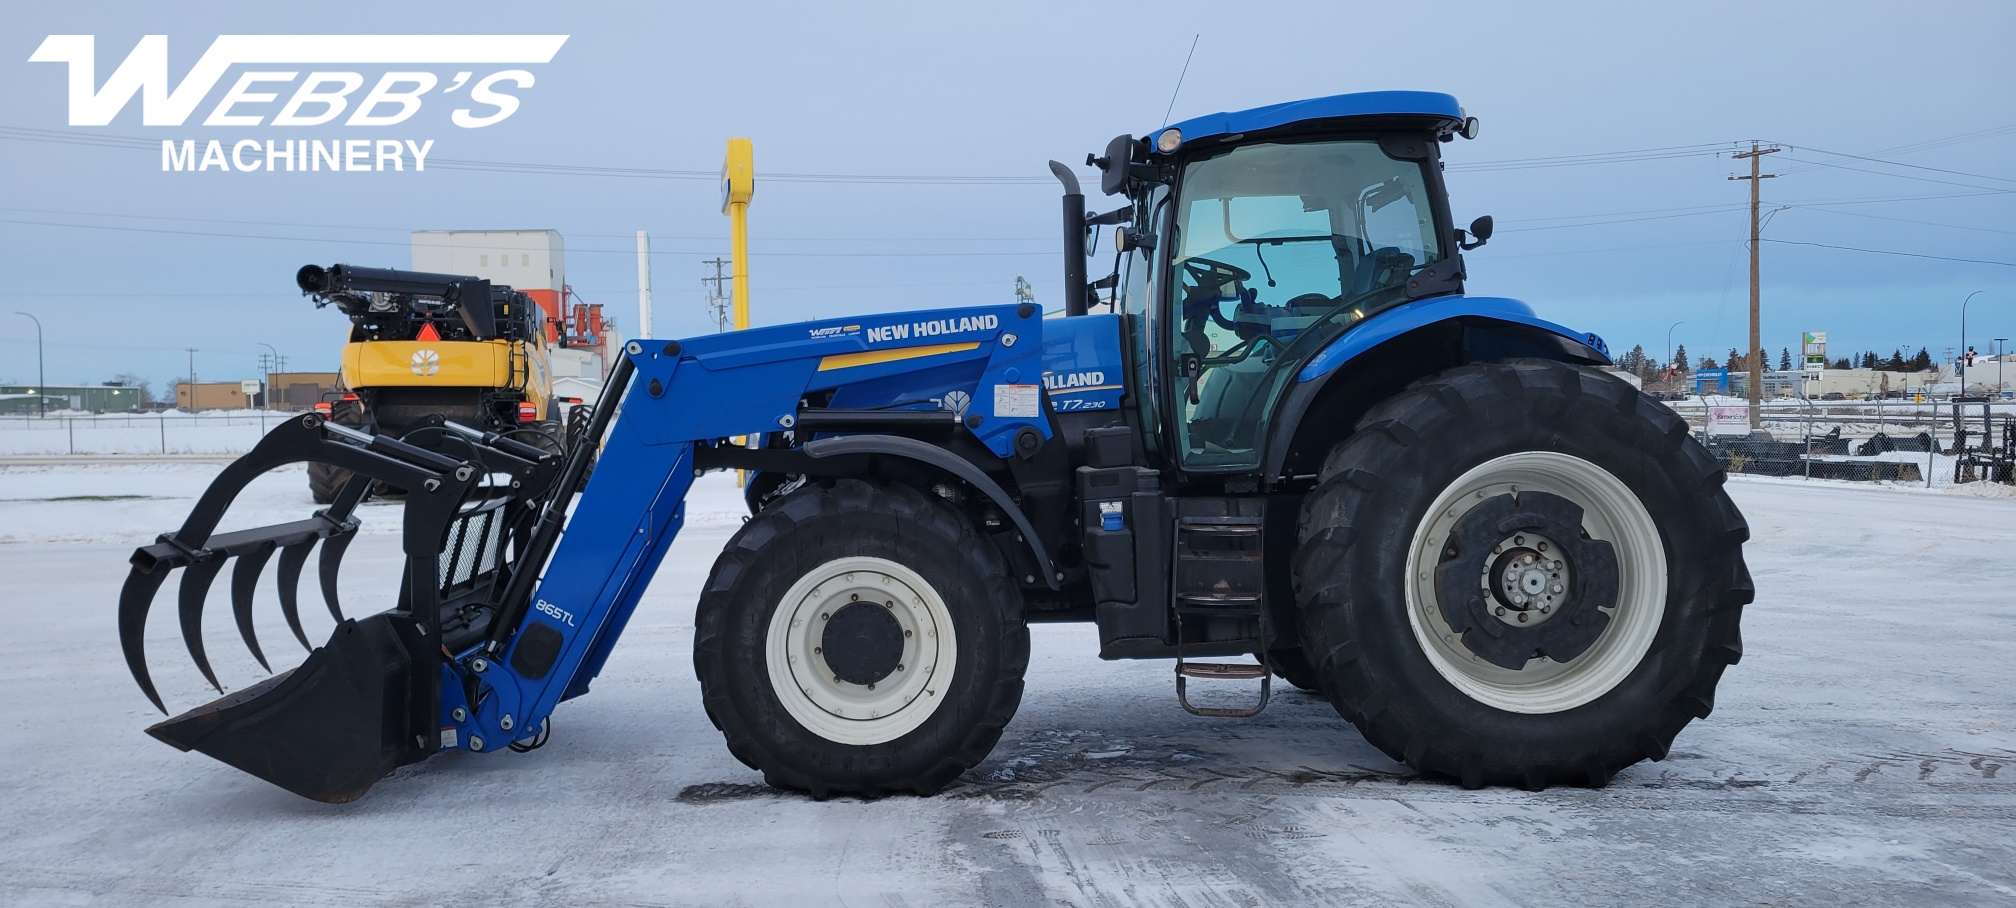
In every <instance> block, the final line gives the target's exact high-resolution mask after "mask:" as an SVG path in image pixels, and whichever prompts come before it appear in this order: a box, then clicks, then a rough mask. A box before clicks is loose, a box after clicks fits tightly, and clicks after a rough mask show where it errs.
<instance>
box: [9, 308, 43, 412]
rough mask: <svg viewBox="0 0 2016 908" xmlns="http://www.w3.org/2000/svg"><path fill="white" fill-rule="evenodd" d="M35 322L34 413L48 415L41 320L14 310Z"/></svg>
mask: <svg viewBox="0 0 2016 908" xmlns="http://www.w3.org/2000/svg"><path fill="white" fill-rule="evenodd" d="M14 314H15V315H19V316H23V317H25V318H27V319H28V320H29V321H31V322H34V323H35V415H37V416H48V415H49V378H48V375H47V374H46V373H45V372H43V369H42V320H41V319H39V318H36V317H35V316H34V315H33V314H30V313H27V312H16V313H14Z"/></svg>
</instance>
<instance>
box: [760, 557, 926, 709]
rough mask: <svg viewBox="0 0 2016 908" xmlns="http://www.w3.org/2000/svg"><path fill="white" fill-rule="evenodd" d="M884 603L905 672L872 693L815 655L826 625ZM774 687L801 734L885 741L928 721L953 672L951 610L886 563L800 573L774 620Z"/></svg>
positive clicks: (770, 639)
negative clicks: (836, 616) (842, 614)
mask: <svg viewBox="0 0 2016 908" xmlns="http://www.w3.org/2000/svg"><path fill="white" fill-rule="evenodd" d="M857 602H868V603H883V604H885V608H887V609H888V611H889V614H890V615H891V616H892V617H894V618H895V619H896V623H897V625H898V626H900V627H901V628H902V629H903V630H904V631H905V632H906V635H905V636H904V638H903V653H902V655H901V656H900V657H899V658H898V665H900V666H901V668H900V669H899V670H898V671H896V672H894V673H892V674H890V675H888V676H887V677H885V678H883V679H882V680H881V681H880V682H877V683H876V684H874V685H872V686H870V685H862V684H851V683H848V682H845V681H841V680H839V679H838V678H837V677H835V675H834V673H833V670H832V669H831V668H830V667H829V666H828V665H827V664H826V659H825V656H824V655H823V654H822V653H821V652H820V651H819V650H820V646H821V642H822V640H823V637H824V633H825V628H824V620H825V619H823V618H822V617H821V616H822V615H823V616H830V615H831V614H832V613H833V612H835V611H838V610H839V609H841V608H845V607H847V606H848V605H852V604H855V603H857ZM765 655H766V656H767V661H768V663H769V670H770V689H771V691H773V692H774V693H775V694H776V696H777V700H778V702H780V703H782V704H783V706H784V711H785V712H787V713H790V715H791V718H793V719H796V720H797V721H798V724H799V725H801V726H803V727H804V728H805V729H806V730H808V731H810V732H812V733H813V734H816V735H818V736H819V737H821V738H825V739H826V740H828V741H832V742H835V743H838V744H861V745H865V744H881V743H884V742H887V741H893V740H895V739H897V738H900V737H902V736H904V735H906V734H909V733H910V732H911V731H913V730H915V729H916V728H917V726H919V725H922V724H924V720H926V719H929V718H930V717H931V714H932V713H933V712H935V711H937V709H938V704H939V702H940V701H942V700H943V699H944V698H945V697H944V694H945V691H944V689H943V688H944V685H945V684H946V683H949V682H950V681H951V680H952V675H953V672H954V671H955V670H956V669H957V668H958V639H957V637H956V635H955V633H954V631H953V628H952V613H951V612H950V611H949V610H947V609H946V607H945V599H944V597H942V596H940V595H938V591H937V590H936V589H933V588H932V586H931V584H929V583H927V582H925V580H924V578H923V577H921V576H918V574H917V572H916V571H913V570H911V569H909V568H907V567H904V566H903V565H900V564H897V563H896V562H894V561H890V560H887V559H884V558H869V557H851V558H838V559H835V560H833V561H828V562H826V563H825V564H822V565H820V566H818V567H817V568H814V569H812V570H811V571H808V572H806V574H805V576H803V577H800V578H798V582H797V583H794V584H792V585H791V589H790V590H788V591H786V592H785V593H784V597H783V599H782V600H780V601H779V602H778V604H777V610H776V611H774V612H772V613H771V615H770V629H769V633H768V635H767V640H766V645H765Z"/></svg>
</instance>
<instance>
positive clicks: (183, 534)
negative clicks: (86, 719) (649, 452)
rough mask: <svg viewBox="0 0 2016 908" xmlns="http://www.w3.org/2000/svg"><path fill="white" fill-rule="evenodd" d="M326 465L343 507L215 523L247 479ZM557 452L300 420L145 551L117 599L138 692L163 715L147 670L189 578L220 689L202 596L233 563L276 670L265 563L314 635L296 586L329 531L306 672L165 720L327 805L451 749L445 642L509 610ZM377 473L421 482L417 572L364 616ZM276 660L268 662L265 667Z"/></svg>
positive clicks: (246, 622) (471, 633) (191, 603)
mask: <svg viewBox="0 0 2016 908" xmlns="http://www.w3.org/2000/svg"><path fill="white" fill-rule="evenodd" d="M298 462H319V463H327V464H332V465H335V466H339V467H343V468H344V469H347V470H350V471H351V472H352V474H353V475H352V477H351V479H350V480H349V482H348V483H346V484H345V485H344V487H343V489H342V491H341V492H339V493H338V494H337V496H336V499H335V501H334V502H332V503H331V504H330V506H329V507H328V508H325V509H323V510H320V511H317V512H315V514H314V516H312V517H309V518H307V519H305V520H298V521H293V522H290V523H284V524H279V525H276V526H270V527H261V528H258V529H251V530H239V531H234V532H229V533H213V532H212V531H213V530H214V529H215V528H216V526H217V523H218V521H219V519H220V518H221V517H222V516H223V514H224V512H225V511H226V509H228V508H229V507H230V504H231V502H232V500H233V499H234V498H236V496H237V495H238V493H239V491H240V490H241V489H243V488H244V487H245V486H246V484H248V483H250V482H251V481H252V480H253V479H255V478H257V477H258V476H260V475H261V474H264V473H265V472H267V471H269V470H271V469H273V468H274V467H278V466H282V465H285V464H289V463H298ZM559 466H560V464H559V458H558V457H557V456H555V455H553V454H550V453H548V452H547V451H546V450H543V449H541V448H537V447H534V446H532V445H527V444H524V443H521V442H517V441H513V440H511V439H507V438H502V437H500V436H496V435H493V434H490V433H486V432H481V431H478V430H474V429H469V428H466V427H463V426H457V425H454V424H452V423H443V422H438V421H437V422H436V423H435V424H434V425H431V426H427V427H423V428H420V429H417V430H413V431H409V432H407V433H406V435H405V436H404V438H403V439H397V440H395V439H392V438H388V437H385V436H380V435H372V434H369V433H365V432H360V431H357V430H355V429H351V428H347V427H344V426H340V425H335V424H332V423H329V422H327V421H326V420H324V419H322V418H321V417H318V416H315V415H312V414H310V415H305V416H301V417H297V418H294V419H291V420H289V421H288V422H286V423H284V424H282V425H281V426H279V427H278V428H275V429H274V430H273V431H271V432H269V433H267V435H266V437H265V438H264V439H261V440H260V442H259V444H258V445H257V446H256V447H254V448H253V450H252V451H251V452H250V453H248V454H246V455H245V456H244V457H242V458H239V459H238V460H237V461H235V462H233V463H232V464H231V465H230V466H227V467H225V468H224V471H223V472H222V473H221V474H220V475H219V476H218V477H217V479H216V480H215V481H214V482H212V484H211V486H210V488H209V489H208V490H206V491H205V492H204V493H203V497H202V498H201V499H200V500H199V501H198V502H197V504H196V508H195V510H194V511H192V512H191V513H190V515H189V518H188V519H187V520H186V521H184V523H183V524H182V527H181V529H179V530H176V531H175V532H173V533H169V534H166V535H163V536H162V537H160V539H159V541H157V542H155V543H154V544H152V545H147V546H142V547H140V548H139V549H137V550H135V551H134V553H133V557H132V559H131V563H132V566H133V568H132V571H131V572H130V573H129V574H128V575H127V578H126V585H125V588H124V589H123V590H122V591H121V593H120V598H119V640H120V646H121V648H122V650H123V651H124V653H125V657H126V664H127V667H128V668H129V669H131V670H132V672H133V678H134V680H135V681H136V682H138V683H139V685H140V689H141V691H143V692H144V693H146V695H147V697H148V699H150V700H152V701H153V702H154V705H155V706H156V707H157V708H160V709H161V710H162V712H164V713H165V712H167V709H166V707H165V706H164V705H163V703H162V700H161V696H160V694H159V692H158V691H156V689H155V687H154V683H153V679H152V677H151V676H150V674H149V673H148V669H147V659H146V653H145V651H144V645H143V634H144V631H145V629H146V623H147V613H148V611H149V609H150V607H151V603H152V601H153V598H154V594H155V593H156V592H157V591H158V590H159V589H160V588H161V586H162V585H163V584H164V583H165V581H166V580H167V577H168V574H169V573H170V572H171V571H173V570H174V569H176V568H182V569H183V573H182V577H181V582H180V584H179V590H178V603H177V613H178V615H177V616H178V619H179V623H180V625H181V630H182V635H183V640H184V642H185V643H186V645H187V646H188V650H189V655H190V658H191V659H192V660H194V661H195V663H196V667H197V669H198V670H199V671H201V672H202V673H203V677H204V678H205V680H207V681H209V682H210V684H211V686H212V687H215V688H216V689H217V690H218V692H219V693H223V692H224V687H223V685H222V684H220V683H219V682H218V680H217V676H216V673H215V672H214V671H213V670H212V668H211V666H210V661H209V658H208V656H207V654H206V653H205V652H204V647H203V636H202V634H203V608H204V604H205V600H206V599H207V596H208V592H209V589H210V586H211V583H212V581H214V580H215V579H216V577H217V575H218V574H220V573H222V572H223V568H224V566H225V563H226V562H227V561H230V560H231V559H234V558H235V559H237V562H236V564H235V566H234V567H233V569H232V573H231V603H232V613H233V617H234V618H235V621H236V624H237V628H238V632H239V635H240V637H241V638H243V639H244V641H245V644H246V646H247V648H249V649H250V650H251V651H252V655H253V657H254V658H255V659H257V660H258V661H259V664H260V665H261V666H267V660H266V655H265V653H264V652H263V651H262V650H261V648H260V646H259V641H258V639H257V637H256V636H255V634H254V632H253V621H252V605H253V596H254V592H255V590H256V587H257V583H258V579H259V574H260V572H261V570H262V569H263V568H264V566H265V565H266V563H267V562H268V561H269V560H271V559H272V557H273V555H274V553H275V551H276V550H277V551H278V553H279V556H280V557H279V571H278V573H279V599H280V608H281V612H282V614H283V616H284V617H285V618H286V620H287V626H288V628H289V629H290V630H292V631H293V633H294V636H295V638H296V639H297V640H299V641H300V642H301V644H302V646H303V647H304V648H305V647H308V646H309V642H308V637H307V635H306V634H305V633H304V632H303V630H302V628H301V618H300V613H299V606H298V598H297V595H296V592H297V590H296V587H297V585H298V584H299V581H300V577H301V572H302V570H303V568H304V567H305V566H306V563H307V559H308V555H309V553H310V551H311V550H313V549H314V548H315V547H316V546H317V544H318V543H319V544H320V546H321V560H320V563H319V565H318V570H317V573H318V575H319V578H320V581H321V583H320V585H321V589H322V592H323V599H324V601H325V602H326V604H327V606H328V608H329V613H330V615H331V616H332V617H334V618H335V619H336V621H337V622H338V624H337V627H336V630H335V633H334V634H332V635H331V636H330V638H329V640H328V642H327V643H325V644H323V645H322V646H321V647H319V648H314V649H313V650H312V651H311V652H310V653H309V655H308V658H307V659H306V661H304V662H303V663H302V664H301V665H300V666H299V667H296V668H294V669H291V670H289V671H285V672H282V673H280V674H278V675H275V676H273V677H271V678H268V679H266V680H265V681H262V682H260V683H257V684H255V685H252V686H250V687H247V688H244V689H242V690H239V691H237V692H235V693H232V694H229V695H227V696H224V697H222V698H221V699H218V700H215V701H212V702H210V703H208V704H205V705H203V706H199V707H197V708H195V709H193V710H190V711H188V712H185V713H183V714H181V715H179V716H175V717H174V718H171V719H168V720H166V721H163V722H161V723H159V724H156V725H154V726H153V727H151V728H149V729H148V730H147V731H148V733H149V734H151V735H153V736H154V737H156V738H159V739H161V740H162V741H164V742H167V743H168V744H170V745H173V746H174V747H176V748H178V749H181V750H184V751H188V750H195V751H199V752H202V753H204V754H208V755H210V756H211V757H214V758H216V759H218V760H220V761H222V762H224V763H227V764H229V765H231V766H235V767H237V768H238V769H241V770H244V771H245V772H248V773H251V774H253V775H255V776H258V777H260V778H262V779H265V780H266V781H268V782H272V783H273V784H275V785H278V786H280V787H282V788H285V789H287V790H288V791H291V792H294V793H295V794H299V795H301V796H303V797H307V798H312V799H314V800H317V801H329V802H341V801H350V800H354V799H356V798H357V797H359V796H361V795H362V794H363V793H364V792H365V791H366V790H367V789H369V788H370V787H371V785H372V784H373V783H375V782H377V781H378V780H379V779H381V778H383V777H384V776H385V775H386V774H387V773H389V772H391V771H392V770H393V769H394V768H396V767H398V766H401V765H404V764H407V763H413V762H417V761H419V760H423V759H426V758H427V757H428V756H429V755H431V754H433V753H434V752H435V751H436V750H438V749H440V739H439V731H438V729H439V727H440V722H439V719H440V716H439V713H440V689H441V679H442V677H443V665H444V661H445V660H444V656H443V654H444V652H448V651H450V650H451V649H454V648H457V647H460V646H464V645H467V644H469V643H471V642H474V641H477V640H479V639H480V638H481V637H482V636H483V634H484V633H485V632H486V631H487V630H489V627H490V623H491V621H492V620H493V619H494V618H495V617H496V614H497V611H498V605H499V594H500V593H501V592H502V591H503V590H504V589H505V586H506V582H507V581H508V579H509V576H510V572H511V570H512V568H513V565H514V563H515V562H517V561H519V560H521V559H517V558H514V557H513V553H514V551H516V550H522V549H523V548H524V547H525V544H526V540H525V537H526V534H527V533H528V532H529V530H530V529H531V527H532V524H533V523H534V522H535V521H536V518H537V517H538V513H539V512H538V508H537V507H536V506H535V505H536V504H537V502H538V500H539V497H540V496H541V495H542V494H543V493H544V491H545V490H547V489H548V488H550V487H551V486H552V485H553V480H554V478H555V476H556V475H557V474H558V470H559ZM373 481H384V482H386V483H389V484H391V485H395V486H398V487H400V488H404V489H407V490H409V492H408V495H407V498H406V501H405V504H404V509H403V510H404V513H403V518H404V526H403V527H402V531H401V536H402V548H403V550H404V554H405V571H404V576H403V578H402V583H401V588H400V593H399V601H398V603H397V604H396V605H395V606H394V607H393V608H391V609H389V610H386V611H383V612H380V613H378V614H374V615H371V616H369V617H366V618H362V619H358V620H348V619H345V618H344V617H343V613H342V609H341V607H340V605H339V603H338V601H337V598H336V580H337V574H338V567H339V564H340V562H341V559H342V556H343V552H344V550H345V547H347V546H348V544H349V542H350V540H351V539H352V538H354V537H355V535H356V532H357V527H358V519H357V517H356V516H354V514H353V513H352V512H353V511H354V510H355V509H356V506H357V504H358V502H359V501H360V500H362V499H363V497H364V493H365V491H366V490H367V489H369V488H370V486H371V483H372V482H373ZM268 670H269V671H270V668H269V669H268Z"/></svg>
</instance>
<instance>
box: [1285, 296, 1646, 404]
mask: <svg viewBox="0 0 2016 908" xmlns="http://www.w3.org/2000/svg"><path fill="white" fill-rule="evenodd" d="M1460 318H1472V319H1488V320H1491V321H1496V322H1507V323H1510V324H1514V325H1525V326H1527V327H1531V328H1539V329H1541V330H1542V331H1545V332H1547V333H1549V334H1553V335H1556V336H1558V337H1560V338H1561V339H1562V340H1565V341H1567V342H1568V345H1569V346H1568V348H1567V349H1565V350H1564V351H1563V352H1565V353H1567V354H1568V355H1569V356H1577V357H1581V358H1583V359H1585V360H1586V361H1587V362H1590V363H1593V364H1596V365H1608V364H1609V362H1610V349H1609V347H1608V346H1607V345H1606V344H1604V343H1603V339H1602V338H1601V337H1597V336H1596V335H1594V334H1584V333H1579V332H1577V331H1575V330H1573V329H1571V328H1568V327H1566V326H1564V325H1557V324H1555V323H1553V322H1550V321H1547V320H1546V319H1543V318H1540V317H1539V316H1537V315H1534V314H1533V307H1532V306H1528V305H1526V304H1525V303H1523V302H1520V301H1519V300H1515V299H1507V298H1505V297H1502V296H1464V295H1462V294H1456V295H1454V296H1437V297H1430V298H1428V299H1423V300H1415V301H1413V302H1411V303H1405V304H1402V305H1399V306H1395V307H1393V308H1391V309H1388V310H1386V311H1384V312H1380V313H1378V314H1376V315H1374V316H1373V317H1372V318H1370V319H1367V320H1366V321H1365V323H1364V324H1363V325H1360V326H1359V327H1358V328H1357V329H1356V330H1353V331H1346V332H1344V334H1343V335H1342V336H1340V337H1338V338H1337V339H1336V340H1333V341H1331V342H1330V345H1329V346H1328V347H1325V348H1323V350H1322V351H1321V352H1319V353H1317V354H1316V355H1315V356H1313V357H1310V359H1309V362H1308V363H1306V364H1304V365H1303V366H1302V370H1301V371H1300V372H1297V373H1296V374H1295V381H1296V382H1298V383H1307V382H1312V381H1316V380H1317V379H1320V378H1323V377H1324V376H1326V375H1329V374H1330V373H1331V372H1334V371H1336V370H1337V368H1338V367H1339V366H1342V365H1344V364H1345V363H1347V362H1350V361H1351V360H1352V359H1353V358H1354V357H1357V356H1358V355H1359V354H1362V353H1364V352H1366V351H1368V350H1370V349H1372V348H1373V347H1377V346H1379V345H1380V344H1382V343H1385V342H1386V341H1389V340H1392V339H1393V338H1396V337H1399V336H1400V335H1402V334H1406V333H1408V332H1410V331H1413V330H1415V329H1417V328H1425V327H1427V326H1429V325H1432V324H1435V323H1436V322H1445V321H1449V320H1451V319H1460Z"/></svg>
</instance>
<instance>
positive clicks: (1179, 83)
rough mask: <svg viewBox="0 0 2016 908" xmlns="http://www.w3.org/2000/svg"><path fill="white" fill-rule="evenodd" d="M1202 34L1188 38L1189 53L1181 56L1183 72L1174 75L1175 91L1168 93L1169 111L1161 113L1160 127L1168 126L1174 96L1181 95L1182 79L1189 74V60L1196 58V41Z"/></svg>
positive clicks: (1174, 101)
mask: <svg viewBox="0 0 2016 908" xmlns="http://www.w3.org/2000/svg"><path fill="white" fill-rule="evenodd" d="M1202 37H1204V33H1203V32H1198V33H1196V34H1194V35H1191V36H1190V52H1189V53H1187V54H1184V55H1183V71H1182V72H1180V73H1177V74H1176V90H1175V91H1172V92H1170V93H1169V109H1168V110H1165V111H1163V112H1162V125H1164V126H1167V125H1169V114H1170V113H1172V112H1174V111H1175V110H1176V96H1177V95H1180V94H1182V93H1183V77H1184V76H1187V75H1189V74H1190V58H1191V57H1195V56H1197V39H1199V38H1202Z"/></svg>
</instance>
